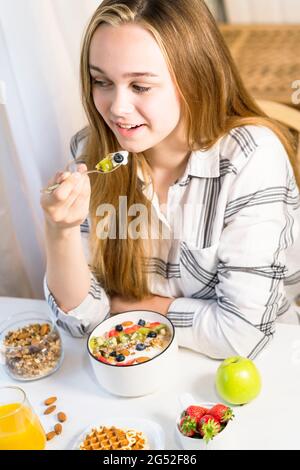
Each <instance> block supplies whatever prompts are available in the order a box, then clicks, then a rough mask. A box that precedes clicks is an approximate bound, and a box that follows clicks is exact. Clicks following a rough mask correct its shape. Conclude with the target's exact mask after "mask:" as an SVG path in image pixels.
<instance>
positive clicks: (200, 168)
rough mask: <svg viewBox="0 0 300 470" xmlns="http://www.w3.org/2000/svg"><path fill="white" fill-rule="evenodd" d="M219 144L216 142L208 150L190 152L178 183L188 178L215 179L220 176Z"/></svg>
mask: <svg viewBox="0 0 300 470" xmlns="http://www.w3.org/2000/svg"><path fill="white" fill-rule="evenodd" d="M219 147H220V142H219V141H218V142H216V143H215V144H214V145H213V146H212V147H211V148H210V149H208V150H194V151H192V153H191V155H190V157H189V159H188V162H187V165H186V169H185V172H184V174H183V176H182V177H181V178H180V180H179V181H178V182H181V181H185V180H186V179H187V178H188V176H196V177H198V178H217V177H218V176H220V153H219V150H220V149H219Z"/></svg>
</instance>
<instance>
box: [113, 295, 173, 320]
mask: <svg viewBox="0 0 300 470" xmlns="http://www.w3.org/2000/svg"><path fill="white" fill-rule="evenodd" d="M173 300H174V297H161V296H160V295H153V296H152V297H149V298H147V299H143V300H126V299H125V298H124V297H122V296H119V295H114V296H113V297H111V302H110V313H111V314H112V315H114V314H116V313H121V312H127V311H128V310H153V311H154V312H158V313H161V314H162V315H166V314H167V313H168V310H169V306H170V304H171V303H172V302H173Z"/></svg>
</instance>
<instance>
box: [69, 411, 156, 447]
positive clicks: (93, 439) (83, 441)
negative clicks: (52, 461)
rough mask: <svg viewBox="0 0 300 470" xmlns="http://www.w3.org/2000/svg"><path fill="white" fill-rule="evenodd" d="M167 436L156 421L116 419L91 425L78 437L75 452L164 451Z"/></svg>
mask: <svg viewBox="0 0 300 470" xmlns="http://www.w3.org/2000/svg"><path fill="white" fill-rule="evenodd" d="M164 447H165V435H164V431H163V430H162V428H161V426H160V425H159V424H157V423H155V422H154V421H150V420H147V419H138V418H116V419H114V420H112V419H111V418H110V419H109V420H103V421H102V422H100V423H93V424H90V425H89V426H88V427H87V428H86V429H85V430H84V431H83V432H82V433H81V434H80V436H79V437H78V439H77V440H76V443H75V444H74V446H73V447H72V449H73V450H163V449H164Z"/></svg>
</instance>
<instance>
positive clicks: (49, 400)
mask: <svg viewBox="0 0 300 470" xmlns="http://www.w3.org/2000/svg"><path fill="white" fill-rule="evenodd" d="M56 400H57V397H49V398H47V400H45V401H44V405H46V406H49V405H52V403H54V402H56Z"/></svg>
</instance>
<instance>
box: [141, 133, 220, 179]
mask: <svg viewBox="0 0 300 470" xmlns="http://www.w3.org/2000/svg"><path fill="white" fill-rule="evenodd" d="M137 175H138V178H139V179H140V180H141V181H142V182H143V183H144V182H145V181H144V177H143V172H142V169H141V167H140V165H138V169H137ZM189 176H195V177H198V178H218V177H219V176H220V139H219V140H218V141H217V142H216V143H215V144H214V145H213V146H212V147H211V148H209V149H207V150H194V151H192V152H191V155H190V156H189V159H188V161H187V164H186V168H185V171H184V174H183V175H182V176H181V177H180V178H179V179H178V180H177V182H176V183H183V182H185V181H186V180H187V179H188V178H189Z"/></svg>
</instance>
